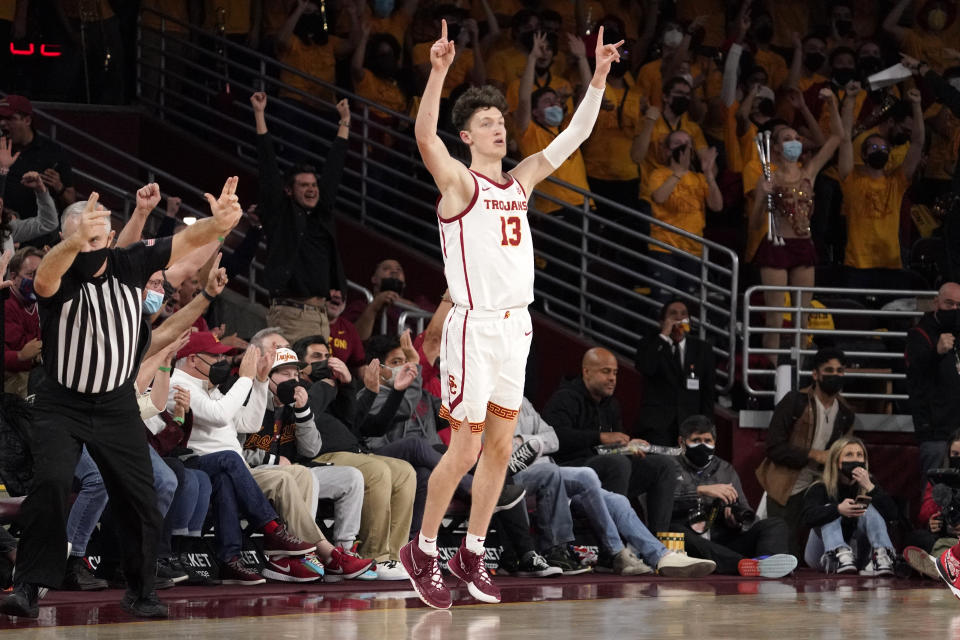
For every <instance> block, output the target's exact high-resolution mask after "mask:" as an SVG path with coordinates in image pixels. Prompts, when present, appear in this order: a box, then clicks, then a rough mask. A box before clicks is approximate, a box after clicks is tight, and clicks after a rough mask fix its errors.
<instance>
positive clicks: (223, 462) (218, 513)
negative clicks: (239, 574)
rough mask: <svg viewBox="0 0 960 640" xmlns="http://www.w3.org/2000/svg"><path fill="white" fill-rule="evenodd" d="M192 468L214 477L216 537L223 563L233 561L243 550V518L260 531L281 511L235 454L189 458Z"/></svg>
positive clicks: (212, 482) (227, 452) (218, 553)
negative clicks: (276, 509)
mask: <svg viewBox="0 0 960 640" xmlns="http://www.w3.org/2000/svg"><path fill="white" fill-rule="evenodd" d="M184 464H185V465H186V466H187V467H188V468H190V469H197V470H199V471H202V472H203V473H205V474H207V475H208V476H209V477H210V485H211V488H212V490H213V512H214V517H215V520H214V522H216V530H215V532H216V535H217V543H218V545H219V549H218V550H217V555H218V556H219V558H220V559H221V560H224V561H226V560H230V559H232V558H234V557H236V556H238V555H240V551H241V550H242V549H243V532H242V531H241V529H240V517H241V515H246V517H247V520H248V521H249V522H250V524H252V525H253V526H254V528H256V529H261V528H263V526H264V525H265V524H267V523H268V522H271V521H273V520H276V519H277V517H278V516H277V512H276V511H275V510H274V509H273V507H272V506H270V501H269V500H267V498H266V496H264V495H263V492H262V491H261V490H260V487H259V486H257V483H256V481H255V480H254V479H253V476H252V475H250V469H249V468H248V467H247V463H245V462H244V461H243V458H241V457H240V454H238V453H237V452H235V451H217V452H216V453H208V454H206V455H202V456H196V457H194V458H189V459H187V460H186V462H185V463H184Z"/></svg>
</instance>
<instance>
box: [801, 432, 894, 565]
mask: <svg viewBox="0 0 960 640" xmlns="http://www.w3.org/2000/svg"><path fill="white" fill-rule="evenodd" d="M896 517H897V506H896V504H895V503H894V501H893V500H892V499H891V498H890V496H888V495H887V494H886V493H884V491H883V489H881V488H880V487H879V486H878V485H877V484H876V483H875V482H874V480H873V478H872V477H871V475H870V471H869V467H868V461H867V447H866V446H865V445H864V444H863V441H862V440H860V438H855V437H853V436H850V437H846V438H840V439H839V440H837V441H836V442H834V443H833V445H832V446H831V447H830V449H829V450H828V451H827V463H826V464H825V465H824V469H823V480H822V481H821V482H817V483H815V484H813V485H811V486H810V488H809V489H807V492H806V493H805V494H804V500H803V511H802V512H801V514H800V520H801V522H802V523H803V524H804V525H807V526H809V527H810V537H809V538H808V539H807V548H806V551H805V552H804V559H805V560H806V562H807V564H808V565H809V566H811V567H813V568H816V569H821V570H823V571H824V572H826V573H856V571H857V569H858V568H860V575H864V576H890V575H893V558H894V554H893V543H892V542H890V535H889V534H888V533H887V521H888V520H892V519H895V518H896ZM858 559H859V560H860V562H859V563H858V562H857V560H858Z"/></svg>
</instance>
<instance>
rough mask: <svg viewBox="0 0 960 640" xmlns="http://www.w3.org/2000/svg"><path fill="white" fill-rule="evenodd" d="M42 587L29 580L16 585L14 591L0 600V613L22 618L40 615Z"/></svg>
mask: <svg viewBox="0 0 960 640" xmlns="http://www.w3.org/2000/svg"><path fill="white" fill-rule="evenodd" d="M39 592H40V588H39V587H38V586H37V585H35V584H30V583H29V582H21V583H20V584H17V585H14V587H13V593H11V594H10V595H8V596H7V597H6V598H4V599H3V600H0V613H5V614H7V615H8V616H17V617H20V618H36V617H38V616H39V615H40V607H38V606H37V601H39V600H40V594H39Z"/></svg>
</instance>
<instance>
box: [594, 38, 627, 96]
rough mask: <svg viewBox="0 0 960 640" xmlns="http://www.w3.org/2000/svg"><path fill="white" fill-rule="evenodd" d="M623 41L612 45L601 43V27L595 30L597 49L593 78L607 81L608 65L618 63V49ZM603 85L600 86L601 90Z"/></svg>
mask: <svg viewBox="0 0 960 640" xmlns="http://www.w3.org/2000/svg"><path fill="white" fill-rule="evenodd" d="M623 42H624V41H623V40H621V41H620V42H616V43H613V44H604V43H603V26H601V27H600V28H599V29H598V30H597V48H596V50H595V52H594V59H595V60H596V68H595V70H594V72H593V75H594V78H598V79H600V80H603V82H604V84H605V83H606V80H607V74H608V73H610V65H611V64H613V63H614V62H619V61H620V52H619V51H618V49H619V48H620V47H622V46H623ZM602 86H603V85H601V88H602Z"/></svg>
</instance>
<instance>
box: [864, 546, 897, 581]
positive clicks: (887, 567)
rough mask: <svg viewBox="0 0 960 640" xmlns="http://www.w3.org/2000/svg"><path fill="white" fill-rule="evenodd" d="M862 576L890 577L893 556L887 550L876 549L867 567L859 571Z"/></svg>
mask: <svg viewBox="0 0 960 640" xmlns="http://www.w3.org/2000/svg"><path fill="white" fill-rule="evenodd" d="M860 575H862V576H892V575H893V556H892V554H891V553H890V551H889V550H888V549H885V548H883V547H877V548H876V549H874V550H873V553H872V554H871V556H870V560H869V561H867V566H865V567H864V568H863V569H861V570H860Z"/></svg>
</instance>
